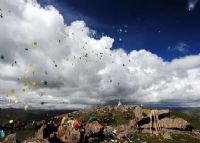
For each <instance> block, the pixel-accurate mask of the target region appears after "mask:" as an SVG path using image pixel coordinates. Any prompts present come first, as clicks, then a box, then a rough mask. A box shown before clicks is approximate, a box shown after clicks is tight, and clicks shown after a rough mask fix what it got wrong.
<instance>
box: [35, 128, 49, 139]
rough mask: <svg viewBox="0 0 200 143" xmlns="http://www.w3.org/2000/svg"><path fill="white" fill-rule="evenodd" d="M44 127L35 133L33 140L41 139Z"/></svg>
mask: <svg viewBox="0 0 200 143" xmlns="http://www.w3.org/2000/svg"><path fill="white" fill-rule="evenodd" d="M46 127H47V126H46V125H43V126H42V127H41V128H40V129H39V130H38V131H37V132H36V133H35V138H37V139H43V132H44V129H45V128H46Z"/></svg>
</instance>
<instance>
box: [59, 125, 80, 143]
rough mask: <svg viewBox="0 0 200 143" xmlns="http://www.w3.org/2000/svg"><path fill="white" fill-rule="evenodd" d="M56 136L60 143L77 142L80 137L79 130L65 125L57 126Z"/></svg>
mask: <svg viewBox="0 0 200 143" xmlns="http://www.w3.org/2000/svg"><path fill="white" fill-rule="evenodd" d="M57 136H58V138H59V139H60V141H61V142H62V143H78V142H80V139H81V134H80V132H79V130H77V129H74V128H71V127H67V126H59V128H58V132H57Z"/></svg>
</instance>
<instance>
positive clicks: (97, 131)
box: [84, 121, 104, 140]
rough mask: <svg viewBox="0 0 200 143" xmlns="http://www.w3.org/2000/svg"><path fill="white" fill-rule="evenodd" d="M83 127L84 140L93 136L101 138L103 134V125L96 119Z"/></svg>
mask: <svg viewBox="0 0 200 143" xmlns="http://www.w3.org/2000/svg"><path fill="white" fill-rule="evenodd" d="M84 129H85V133H84V138H85V139H86V140H89V139H90V138H95V137H99V138H101V137H102V135H103V130H104V127H103V126H102V125H101V124H99V123H98V122H97V121H96V122H91V123H90V122H89V123H87V124H86V125H85V127H84Z"/></svg>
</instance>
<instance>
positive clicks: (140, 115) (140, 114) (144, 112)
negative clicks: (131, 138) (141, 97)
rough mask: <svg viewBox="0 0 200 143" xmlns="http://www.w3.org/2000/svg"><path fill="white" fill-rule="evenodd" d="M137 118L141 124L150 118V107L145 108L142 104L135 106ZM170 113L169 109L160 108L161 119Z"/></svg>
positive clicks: (159, 115)
mask: <svg viewBox="0 0 200 143" xmlns="http://www.w3.org/2000/svg"><path fill="white" fill-rule="evenodd" d="M133 112H134V114H135V119H136V121H137V122H138V123H139V124H144V123H147V122H149V120H150V117H149V115H150V112H151V110H150V109H143V108H142V107H140V106H137V107H135V109H134V111H133ZM169 114H170V112H169V110H158V117H159V119H161V118H164V117H167V116H168V115H169Z"/></svg>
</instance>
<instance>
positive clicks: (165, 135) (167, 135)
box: [162, 132, 173, 140]
mask: <svg viewBox="0 0 200 143" xmlns="http://www.w3.org/2000/svg"><path fill="white" fill-rule="evenodd" d="M162 136H163V138H164V139H168V140H173V138H172V136H171V134H170V133H169V132H164V133H163V135H162Z"/></svg>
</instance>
